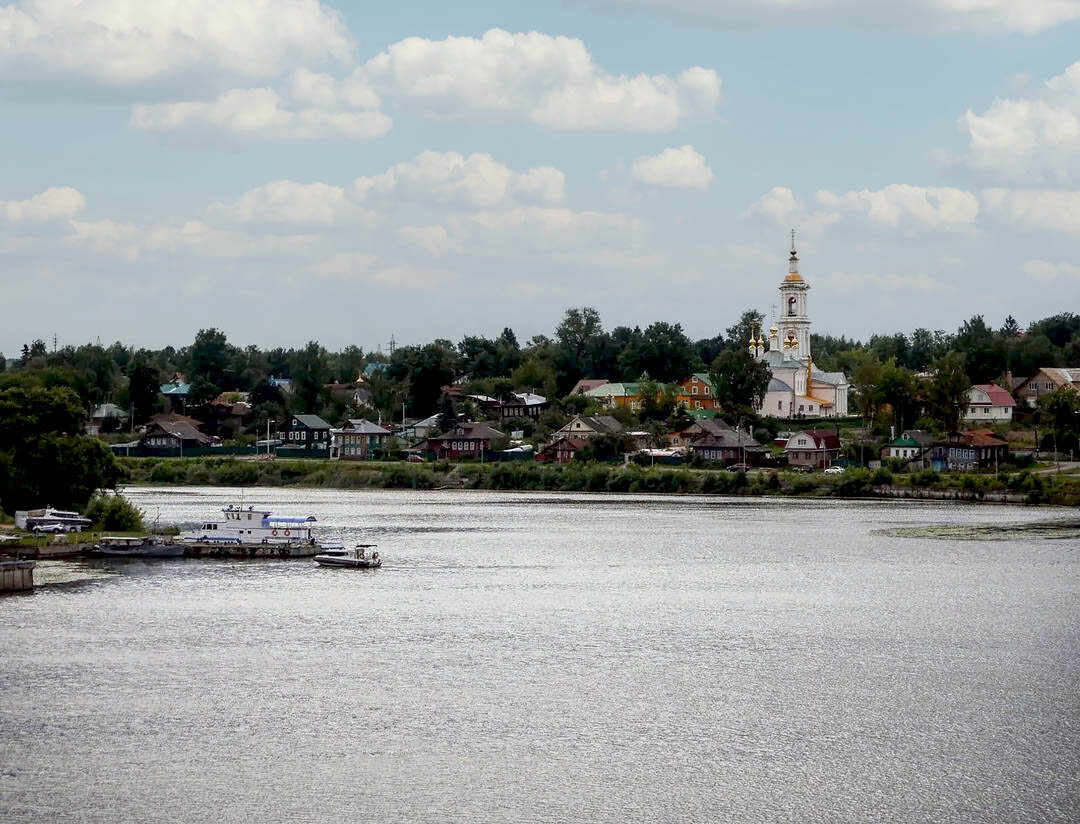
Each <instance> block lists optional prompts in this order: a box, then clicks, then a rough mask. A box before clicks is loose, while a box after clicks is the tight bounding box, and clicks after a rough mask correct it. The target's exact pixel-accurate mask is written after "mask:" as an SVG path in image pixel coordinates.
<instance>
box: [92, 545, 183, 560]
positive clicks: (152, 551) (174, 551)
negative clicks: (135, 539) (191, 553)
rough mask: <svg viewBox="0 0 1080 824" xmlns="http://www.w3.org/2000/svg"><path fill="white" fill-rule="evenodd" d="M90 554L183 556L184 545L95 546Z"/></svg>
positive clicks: (105, 555) (106, 555)
mask: <svg viewBox="0 0 1080 824" xmlns="http://www.w3.org/2000/svg"><path fill="white" fill-rule="evenodd" d="M90 554H91V555H95V556H97V557H100V558H183V557H184V547H183V546H182V545H180V544H162V545H160V546H152V545H150V546H135V547H95V548H94V549H92V550H90Z"/></svg>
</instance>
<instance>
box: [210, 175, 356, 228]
mask: <svg viewBox="0 0 1080 824" xmlns="http://www.w3.org/2000/svg"><path fill="white" fill-rule="evenodd" d="M207 213H208V214H209V215H210V217H211V218H213V219H215V220H220V221H224V222H228V223H240V224H251V223H254V224H277V225H286V226H332V225H334V224H335V223H339V222H341V221H342V220H343V219H345V218H350V217H351V218H354V219H360V220H363V221H364V222H368V223H370V222H372V220H373V215H372V214H371V213H370V212H367V211H364V210H360V209H358V208H357V207H356V205H355V204H354V203H352V202H351V201H350V200H349V199H348V198H347V197H346V195H345V190H344V189H343V188H341V187H340V186H330V185H328V184H326V183H296V182H294V181H292V180H278V181H275V182H273V183H267V184H265V185H263V186H258V187H256V188H254V189H250V190H248V191H246V192H244V194H242V195H241V196H240V197H239V198H238V199H237V200H236V201H235V202H234V203H231V204H224V203H214V204H212V205H211V206H210V207H209V208H208V209H207Z"/></svg>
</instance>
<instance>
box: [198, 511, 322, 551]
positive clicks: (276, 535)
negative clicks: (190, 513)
mask: <svg viewBox="0 0 1080 824" xmlns="http://www.w3.org/2000/svg"><path fill="white" fill-rule="evenodd" d="M221 512H222V514H224V516H225V517H224V518H222V519H221V520H219V521H205V522H203V523H202V524H200V525H199V526H198V528H196V529H189V530H185V531H184V532H181V533H180V541H181V542H183V543H188V544H224V545H237V544H238V545H243V546H250V545H256V546H266V545H269V546H273V547H281V548H288V547H296V546H304V545H308V546H314V545H315V537H314V535H313V534H312V532H311V525H312V524H313V523H315V516H314V515H308V516H307V517H305V518H292V517H283V516H279V515H273V514H271V513H270V512H269V511H268V510H265V509H255V507H253V506H249V507H247V509H244V508H243V507H238V506H227V507H225V508H224V509H222V510H221Z"/></svg>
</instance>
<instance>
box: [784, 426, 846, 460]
mask: <svg viewBox="0 0 1080 824" xmlns="http://www.w3.org/2000/svg"><path fill="white" fill-rule="evenodd" d="M840 449H841V447H840V436H839V435H838V434H837V433H836V430H834V429H804V430H802V431H801V432H793V433H792V434H791V437H790V438H788V441H787V443H786V444H785V445H784V454H785V455H786V456H787V461H788V466H813V467H817V468H818V469H825V468H827V467H829V466H832V462H833V461H835V460H836V459H837V458H839V457H840Z"/></svg>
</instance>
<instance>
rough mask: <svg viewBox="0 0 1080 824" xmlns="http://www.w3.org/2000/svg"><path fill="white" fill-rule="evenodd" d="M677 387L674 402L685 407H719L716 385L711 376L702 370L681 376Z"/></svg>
mask: <svg viewBox="0 0 1080 824" xmlns="http://www.w3.org/2000/svg"><path fill="white" fill-rule="evenodd" d="M676 386H677V387H678V390H677V394H676V397H675V402H676V403H677V404H679V406H682V407H685V408H686V409H719V408H720V404H719V403H717V402H716V387H715V386H713V382H712V378H710V377H709V376H708V375H706V374H705V373H704V372H695V373H694V374H693V375H689V376H688V377H685V378H683V379H682V380H681V381H679V382H678V383H677V384H676Z"/></svg>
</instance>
